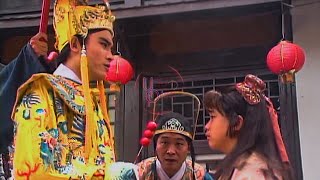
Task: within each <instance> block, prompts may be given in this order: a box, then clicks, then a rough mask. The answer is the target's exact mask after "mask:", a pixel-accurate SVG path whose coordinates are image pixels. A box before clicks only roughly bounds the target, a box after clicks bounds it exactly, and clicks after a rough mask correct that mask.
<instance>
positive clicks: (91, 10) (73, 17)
mask: <svg viewBox="0 0 320 180" xmlns="http://www.w3.org/2000/svg"><path fill="white" fill-rule="evenodd" d="M114 20H115V16H113V15H112V14H111V11H110V6H109V4H108V3H107V2H106V5H105V6H101V5H98V6H95V7H92V6H88V5H87V2H86V0H84V1H81V2H80V1H78V0H56V1H55V4H54V21H53V27H54V30H55V33H56V48H57V49H58V50H59V52H61V50H62V49H63V48H64V47H65V46H66V45H67V44H68V43H69V42H70V41H71V39H72V37H73V36H74V35H80V36H82V37H83V38H86V37H87V35H88V32H89V30H92V29H101V30H109V31H110V33H111V34H112V36H113V35H114V32H113V22H114ZM81 81H82V87H83V94H84V99H85V112H86V128H85V129H86V131H85V137H86V138H85V154H86V158H89V156H90V153H91V149H92V148H97V147H96V146H97V144H96V143H95V139H97V137H96V132H97V126H96V123H95V120H94V118H93V117H94V116H93V113H94V112H93V104H92V99H91V93H90V88H89V84H90V83H89V74H88V59H87V55H86V48H85V44H83V47H82V51H81ZM97 85H98V88H99V93H100V99H101V102H100V104H101V108H102V113H103V116H104V119H105V121H106V124H107V126H108V128H109V130H110V129H111V126H110V121H109V118H108V113H107V109H106V104H105V103H106V97H105V92H104V85H103V81H99V82H98V83H97ZM110 131H111V130H110ZM109 143H110V145H111V146H112V148H113V146H114V139H113V134H112V133H111V134H110V142H109Z"/></svg>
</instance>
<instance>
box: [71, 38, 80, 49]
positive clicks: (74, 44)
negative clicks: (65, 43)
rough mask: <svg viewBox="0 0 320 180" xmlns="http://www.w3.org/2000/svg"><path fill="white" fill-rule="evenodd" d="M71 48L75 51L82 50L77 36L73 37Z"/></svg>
mask: <svg viewBox="0 0 320 180" xmlns="http://www.w3.org/2000/svg"><path fill="white" fill-rule="evenodd" d="M70 50H71V51H73V52H80V51H81V44H80V42H79V39H78V38H77V37H75V36H73V37H72V38H71V41H70Z"/></svg>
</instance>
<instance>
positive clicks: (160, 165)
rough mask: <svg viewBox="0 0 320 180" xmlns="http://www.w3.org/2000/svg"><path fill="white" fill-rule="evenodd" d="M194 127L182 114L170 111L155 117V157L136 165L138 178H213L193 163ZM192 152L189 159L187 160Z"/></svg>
mask: <svg viewBox="0 0 320 180" xmlns="http://www.w3.org/2000/svg"><path fill="white" fill-rule="evenodd" d="M192 129H193V128H192V127H191V125H190V123H189V121H188V120H187V119H186V118H185V117H183V116H182V115H181V114H178V113H174V112H169V113H166V114H164V115H162V116H160V117H159V118H158V119H157V129H156V131H155V136H154V137H153V144H154V148H155V152H156V157H151V158H148V159H145V160H143V161H141V162H140V163H139V164H138V172H139V177H140V179H145V180H160V179H161V180H170V179H179V180H180V179H181V180H191V179H194V180H196V179H198V180H202V179H207V180H210V179H212V178H211V176H210V175H209V174H207V173H206V172H205V169H204V168H203V167H202V166H201V165H199V164H197V163H195V162H194V149H193V144H192V141H193V135H192V134H193V130H192ZM189 153H191V157H192V160H190V159H187V156H188V154H189Z"/></svg>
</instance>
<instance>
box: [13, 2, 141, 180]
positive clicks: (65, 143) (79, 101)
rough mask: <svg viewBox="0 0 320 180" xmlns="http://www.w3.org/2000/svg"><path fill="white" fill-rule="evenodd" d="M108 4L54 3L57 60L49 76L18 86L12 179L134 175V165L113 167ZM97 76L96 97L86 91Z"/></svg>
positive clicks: (111, 25)
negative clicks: (108, 90) (106, 82)
mask: <svg viewBox="0 0 320 180" xmlns="http://www.w3.org/2000/svg"><path fill="white" fill-rule="evenodd" d="M114 20H115V17H114V16H113V15H112V14H111V11H110V9H109V6H108V5H106V6H96V7H91V6H87V5H85V3H83V2H82V3H78V2H76V1H75V0H56V2H55V5H54V29H55V32H56V45H57V48H58V50H59V52H60V55H59V57H58V60H59V61H61V62H62V64H60V65H59V67H58V68H57V70H56V71H55V72H54V73H53V75H51V74H36V75H33V76H32V78H31V79H29V80H28V81H27V82H26V83H25V84H24V85H22V86H21V87H20V88H19V90H18V95H17V100H16V104H15V107H14V110H13V114H12V119H13V120H14V121H15V123H16V129H15V138H14V139H15V140H14V141H15V144H14V145H15V151H14V153H13V166H14V172H13V174H14V178H15V179H107V180H109V179H114V178H124V179H135V178H136V177H135V172H134V170H133V169H132V167H133V165H132V164H125V163H118V164H115V163H114V161H115V158H114V157H115V155H114V139H113V134H112V131H111V128H110V122H109V118H108V115H107V110H106V109H105V105H103V103H105V101H103V99H105V94H104V89H103V82H102V81H103V80H104V79H105V74H106V72H107V71H108V69H109V63H110V61H111V60H112V57H113V56H112V54H111V48H112V46H113V41H112V38H113V35H114V32H113V21H114ZM89 81H98V86H99V89H100V97H99V99H100V100H101V101H98V98H96V97H95V96H94V95H93V94H92V90H91V89H90V88H89Z"/></svg>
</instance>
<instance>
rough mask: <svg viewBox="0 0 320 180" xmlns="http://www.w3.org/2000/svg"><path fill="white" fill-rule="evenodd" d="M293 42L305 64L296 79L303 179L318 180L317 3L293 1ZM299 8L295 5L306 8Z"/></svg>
mask: <svg viewBox="0 0 320 180" xmlns="http://www.w3.org/2000/svg"><path fill="white" fill-rule="evenodd" d="M292 2H293V5H296V6H297V7H294V8H293V9H292V11H291V12H292V19H293V39H294V43H296V44H298V45H300V46H301V47H303V48H304V50H305V53H306V63H305V65H304V67H303V69H302V70H301V71H300V72H299V73H298V74H297V75H296V84H297V102H298V118H299V131H300V145H301V156H302V168H303V176H304V179H305V180H318V179H320V172H319V167H320V2H319V1H318V3H312V2H315V1H314V0H293V1H292ZM308 3H311V4H309V5H304V6H299V4H308Z"/></svg>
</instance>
